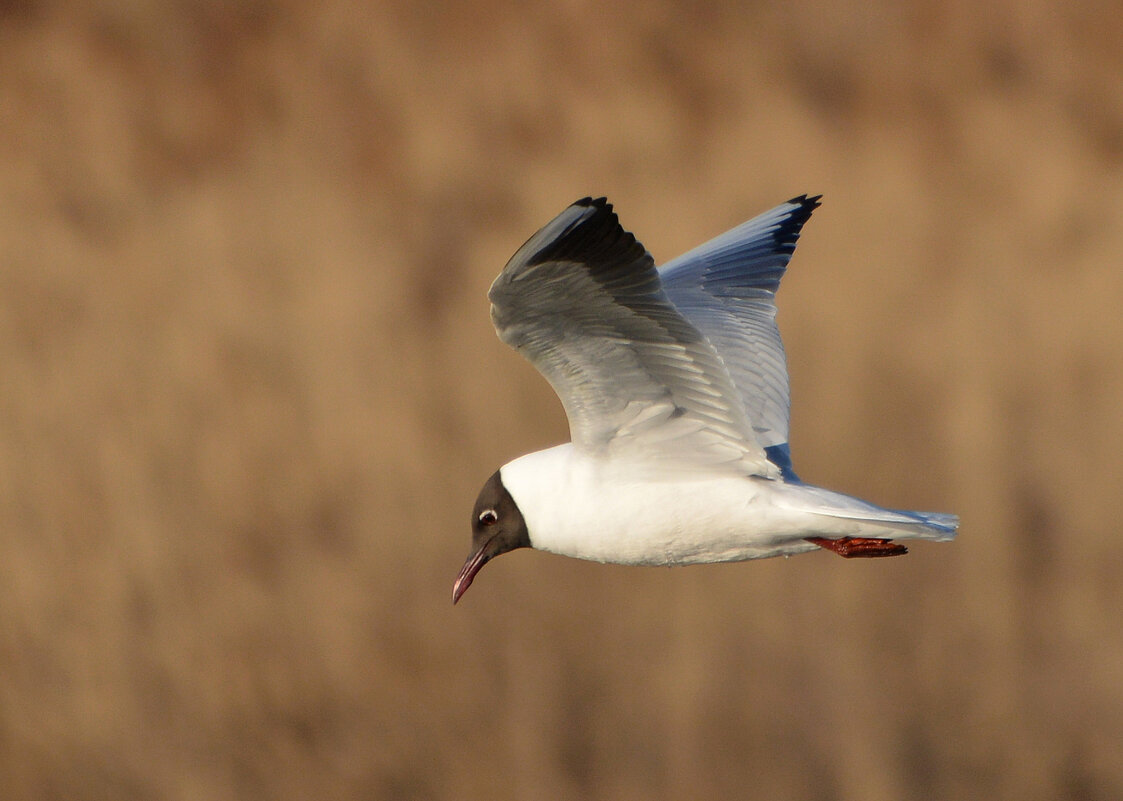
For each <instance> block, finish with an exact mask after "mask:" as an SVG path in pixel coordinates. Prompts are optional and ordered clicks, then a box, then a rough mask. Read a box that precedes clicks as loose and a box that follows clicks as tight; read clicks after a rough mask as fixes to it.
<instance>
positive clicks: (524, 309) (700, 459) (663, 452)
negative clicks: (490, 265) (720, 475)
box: [488, 198, 779, 477]
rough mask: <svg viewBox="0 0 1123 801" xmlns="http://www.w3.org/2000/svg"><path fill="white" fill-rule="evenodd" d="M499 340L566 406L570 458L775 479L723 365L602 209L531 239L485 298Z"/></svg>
mask: <svg viewBox="0 0 1123 801" xmlns="http://www.w3.org/2000/svg"><path fill="white" fill-rule="evenodd" d="M488 297H489V299H490V300H491V304H492V306H491V314H492V321H493V322H494V324H495V329H496V331H497V333H498V334H499V337H500V339H502V340H503V341H504V342H506V343H507V344H508V345H511V346H512V347H514V348H516V349H517V350H518V351H519V352H520V353H522V354H523V355H524V356H525V357H526V358H527V359H528V360H529V361H530V362H531V363H532V364H534V366H535V367H536V368H537V369H538V370H539V372H541V373H542V374H543V376H545V378H546V379H547V380H548V381H549V382H550V384H551V385H552V386H553V388H554V390H555V392H557V394H558V396H559V397H560V398H561V401H562V404H563V405H564V407H565V411H566V415H567V417H568V418H569V425H570V434H571V437H572V439H573V443H574V446H575V447H578V448H581V449H584V450H586V451H602V450H609V451H611V452H612V453H613V455H614V456H617V455H618V456H622V457H628V456H635V457H637V458H639V459H643V460H646V461H658V462H672V461H673V462H686V463H689V464H693V465H713V466H721V467H729V468H733V469H737V470H740V471H743V472H746V473H755V474H760V475H767V476H769V477H775V476H777V475H778V474H779V472H778V470H777V468H776V467H775V465H773V464H772V463H771V462H769V461H768V460H767V458H766V457H765V454H764V450H763V448H762V446H761V445H760V444H759V443H758V442H757V441H756V439H755V438H754V436H753V433H752V427H751V423H750V421H749V419H748V417H747V416H746V415H745V412H744V409H743V408H742V406H741V403H740V402H739V396H738V393H737V389H736V388H735V387H734V385H733V381H732V379H731V378H730V376H729V374H728V372H727V371H726V368H725V366H724V364H723V362H722V359H721V358H720V357H719V356H718V354H717V352H716V351H715V350H714V348H713V346H712V345H711V344H710V342H709V341H707V339H706V337H705V336H704V335H703V334H702V332H700V331H699V330H698V328H697V327H696V326H695V325H694V324H692V323H691V322H690V321H689V320H687V318H686V317H684V316H683V315H682V314H681V313H680V312H679V311H678V310H676V308H675V306H674V304H672V303H671V302H670V300H668V298H667V295H666V294H665V293H664V291H663V286H662V282H661V280H660V278H659V273H658V272H657V271H656V270H655V266H654V262H653V260H652V258H651V256H650V255H649V254H648V253H647V251H646V250H645V249H644V247H643V245H642V244H640V243H639V242H637V241H636V239H635V237H634V236H633V235H632V234H630V233H628V232H627V231H625V230H624V229H623V228H622V227H621V226H620V223H619V221H618V219H617V217H616V215H615V214H614V213H613V211H612V206H611V205H609V204H608V203H607V202H606V201H605V199H604V198H600V199H597V200H593V199H591V198H585V199H583V200H580V201H578V202H577V203H574V204H573V205H572V206H570V207H569V208H567V209H566V210H565V211H563V212H562V213H561V214H560V215H558V216H557V217H556V218H555V219H554V220H552V221H551V222H550V223H548V224H547V225H546V226H545V227H543V228H542V229H541V230H540V231H539V232H538V233H536V234H535V235H534V236H532V237H531V238H530V239H529V240H527V242H526V244H524V245H523V246H522V247H521V248H520V249H519V250H518V251H517V252H516V253H515V255H514V256H513V257H512V258H511V260H510V261H509V262H508V263H507V266H506V267H505V268H504V269H503V271H502V273H500V275H499V277H498V278H496V280H495V282H494V283H493V284H492V287H491V290H490V291H489V292H488Z"/></svg>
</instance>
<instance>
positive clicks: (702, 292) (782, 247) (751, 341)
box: [659, 195, 821, 477]
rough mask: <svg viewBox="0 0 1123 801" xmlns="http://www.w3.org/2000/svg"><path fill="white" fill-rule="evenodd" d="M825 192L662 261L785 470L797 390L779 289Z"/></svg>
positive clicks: (681, 302) (667, 286) (671, 293)
mask: <svg viewBox="0 0 1123 801" xmlns="http://www.w3.org/2000/svg"><path fill="white" fill-rule="evenodd" d="M820 197H821V195H820V196H816V197H811V198H809V197H807V196H806V195H803V196H801V197H797V198H794V199H792V200H789V201H788V202H787V203H784V204H782V205H780V206H777V207H776V208H774V209H772V210H771V211H767V212H765V213H764V214H762V215H760V216H759V217H755V218H754V219H752V220H749V221H748V222H746V223H744V224H742V225H739V226H738V227H736V228H734V229H733V230H731V231H727V232H726V233H724V234H722V235H721V236H719V237H717V238H716V239H712V240H710V241H709V242H707V243H705V244H704V245H700V246H699V247H697V248H695V249H694V250H692V251H690V252H689V253H686V254H684V255H682V256H679V257H678V258H677V259H674V260H673V261H670V262H667V263H666V264H664V265H663V266H662V267H660V268H659V277H660V278H661V279H662V281H663V288H664V291H665V292H666V295H667V297H668V298H669V299H670V301H671V302H672V303H673V304H674V305H675V308H677V309H678V310H679V311H680V312H681V313H682V314H683V315H684V316H685V317H686V319H687V320H689V321H690V322H691V323H693V324H694V326H695V327H697V328H698V330H700V331H701V332H702V334H703V335H705V337H706V338H707V339H708V340H709V341H710V343H711V344H713V346H714V348H715V349H716V350H717V352H718V354H719V355H720V356H721V358H722V360H723V361H724V363H725V366H726V368H727V369H728V371H729V374H730V376H731V377H732V378H733V382H734V384H736V386H737V391H738V393H739V397H740V399H741V403H742V406H743V408H744V410H745V413H746V415H747V416H748V418H749V420H750V421H751V423H752V426H753V430H754V432H755V436H756V439H757V441H758V442H759V443H760V444H761V445H762V446H764V447H765V448H766V449H767V452H768V455H769V456H770V458H772V459H773V461H775V462H776V463H777V464H778V465H780V467H781V468H783V470H784V472H785V475H788V474H789V473H790V471H791V461H790V455H789V452H788V445H787V443H788V422H789V407H790V405H791V396H790V391H789V388H788V368H787V363H786V361H785V359H784V345H783V342H782V341H781V340H780V330H779V328H778V327H777V325H776V301H775V296H776V290H777V289H778V288H779V286H780V279H781V278H782V277H783V275H784V271H785V270H786V269H787V266H788V261H789V260H790V259H791V257H792V253H793V252H794V251H795V245H796V241H797V240H798V239H799V232H800V229H801V228H802V227H803V224H804V223H805V222H807V220H808V218H810V216H811V212H812V211H814V210H815V209H816V208H818V206H819V198H820ZM790 475H791V477H794V473H790Z"/></svg>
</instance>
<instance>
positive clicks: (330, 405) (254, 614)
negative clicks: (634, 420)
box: [0, 0, 1123, 801]
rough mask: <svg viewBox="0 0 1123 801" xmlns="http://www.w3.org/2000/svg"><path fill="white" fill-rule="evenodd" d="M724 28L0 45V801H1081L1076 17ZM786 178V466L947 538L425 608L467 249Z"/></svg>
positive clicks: (212, 28) (69, 39)
mask: <svg viewBox="0 0 1123 801" xmlns="http://www.w3.org/2000/svg"><path fill="white" fill-rule="evenodd" d="M739 6H740V4H737V3H720V2H715V3H702V4H697V3H695V4H689V5H686V4H684V5H683V6H682V7H678V6H675V5H673V4H668V3H659V2H656V3H646V4H640V5H637V6H635V7H634V8H630V9H628V10H627V11H626V12H625V11H623V10H617V11H613V10H611V9H608V8H606V7H605V6H603V5H602V4H588V3H581V2H563V3H555V4H551V5H550V6H549V8H548V9H547V8H538V9H532V8H527V7H524V6H523V5H522V4H517V3H511V2H501V1H497V2H487V3H481V4H473V5H450V6H447V7H446V6H444V5H442V4H416V3H407V2H402V3H397V4H386V5H372V4H368V3H354V4H350V3H347V2H336V1H335V0H328V2H322V3H295V2H290V3H266V2H249V3H242V4H236V6H234V7H230V6H228V5H227V4H223V3H212V2H205V3H201V4H192V3H174V2H165V3H159V2H154V1H153V0H139V1H138V2H133V3H128V4H121V5H112V4H108V5H105V6H97V5H93V6H90V7H87V8H85V9H84V10H82V9H80V8H79V7H77V6H74V5H70V4H63V3H59V4H53V3H46V2H43V3H40V2H36V0H24V1H23V2H11V3H4V4H3V5H2V6H0V786H2V787H3V793H2V794H3V796H4V798H6V799H22V798H27V799H32V798H34V799H51V798H58V799H68V801H69V800H70V799H76V798H83V799H86V798H89V799H115V800H119V799H150V798H152V799H155V798H162V799H199V798H207V799H216V800H218V801H222V800H223V799H252V798H270V799H288V798H291V799H298V798H299V799H307V798H386V799H399V798H420V799H424V798H433V799H435V798H449V799H452V798H455V799H475V798H479V799H504V798H550V799H557V798H606V799H607V798H612V799H652V798H668V799H688V798H689V799H695V798H715V797H729V798H793V799H862V800H863V801H866V800H868V799H905V798H908V799H929V798H945V799H976V798H980V797H986V798H989V799H1018V800H1019V801H1022V800H1024V799H1038V798H1039V799H1116V798H1120V797H1123V689H1121V687H1123V626H1121V623H1120V620H1121V619H1123V590H1121V589H1120V574H1121V571H1123V548H1121V539H1120V538H1121V536H1123V533H1121V532H1120V525H1119V513H1118V507H1119V503H1120V497H1121V496H1120V482H1119V472H1118V466H1119V463H1120V459H1119V453H1120V447H1121V445H1123V422H1121V419H1123V415H1121V414H1120V411H1119V410H1120V407H1121V405H1123V366H1121V365H1123V317H1121V315H1120V314H1119V308H1120V306H1121V305H1123V277H1121V269H1120V267H1121V264H1120V262H1121V257H1123V88H1121V87H1123V82H1121V80H1120V78H1121V76H1123V49H1121V48H1119V46H1118V44H1119V41H1120V39H1121V36H1123V18H1121V17H1119V15H1118V14H1117V13H1115V11H1116V10H1115V9H1114V8H1113V7H1112V6H1111V5H1110V4H1103V3H1095V2H1084V3H1071V4H1067V5H1064V6H1062V5H1060V4H1054V3H1048V2H1044V1H1043V0H1035V1H1031V2H1024V0H1018V1H1017V2H1014V1H1013V0H1011V1H1010V2H1004V3H999V4H997V5H994V6H993V7H992V8H990V9H988V8H984V7H980V6H979V5H978V4H976V3H960V2H954V3H946V4H943V5H921V4H911V5H910V4H900V3H888V2H886V3H874V4H872V5H870V4H866V5H865V6H863V7H861V8H859V7H858V6H855V4H853V3H841V2H839V3H824V4H821V5H818V6H816V7H814V8H810V7H807V6H803V5H800V4H784V5H783V6H782V7H777V8H774V9H771V10H769V9H768V8H760V9H757V10H751V11H747V10H741V9H740V8H739ZM805 191H806V192H823V193H825V195H826V197H825V204H824V206H823V208H822V209H821V210H820V211H819V212H817V213H816V215H815V218H814V219H813V221H812V222H811V223H810V225H809V226H808V228H807V229H806V231H805V236H804V238H803V240H802V242H801V245H800V249H799V253H798V255H797V257H796V259H795V262H794V264H793V268H792V270H791V273H790V275H789V277H788V279H787V280H786V285H785V288H784V289H783V291H782V293H781V306H782V311H781V323H782V326H783V329H784V332H785V335H786V340H787V343H788V352H789V358H790V360H791V364H792V373H793V388H794V396H795V403H794V411H793V417H794V422H793V425H794V437H793V447H794V451H795V455H796V462H797V467H798V468H799V470H800V472H801V474H803V475H804V476H805V477H806V478H808V479H810V480H813V481H815V482H817V483H823V484H826V485H829V486H832V487H836V488H838V489H841V490H845V491H849V492H853V493H857V494H861V495H865V496H868V497H870V498H871V499H875V500H877V501H880V502H882V503H885V504H887V505H894V506H901V507H908V508H922V509H933V510H947V511H956V512H958V513H960V514H961V515H962V516H963V528H962V535H961V538H960V539H959V541H957V542H956V543H954V544H952V545H943V546H934V545H929V546H925V545H920V546H917V547H916V548H914V549H913V553H912V554H911V555H910V556H908V557H907V558H903V559H898V560H876V561H874V562H866V563H862V562H859V563H854V562H844V561H842V560H839V559H837V558H834V557H832V556H830V555H828V554H819V555H811V556H805V557H800V558H798V559H794V560H790V561H772V562H762V563H754V564H742V565H727V566H716V567H707V568H691V569H682V570H653V569H638V568H636V569H628V568H620V567H610V566H600V565H594V564H587V563H581V562H576V561H568V560H564V559H560V558H556V557H551V556H548V555H543V554H537V553H531V552H519V553H517V554H513V555H511V556H507V557H504V558H503V559H501V560H499V561H498V562H496V563H495V564H493V565H491V566H489V567H488V568H487V569H486V570H485V571H484V573H483V574H482V575H481V577H480V579H479V580H478V581H477V583H476V586H474V587H473V589H472V591H471V592H470V593H469V594H468V595H467V596H466V598H465V602H464V603H462V604H461V605H460V606H459V607H457V608H455V609H453V608H452V607H451V606H450V605H449V590H450V586H451V580H452V578H453V575H454V574H455V572H456V569H457V568H458V567H459V565H460V561H461V559H462V558H463V556H464V555H465V553H466V551H467V548H468V527H467V514H468V512H469V510H470V505H471V502H472V500H473V498H474V495H475V492H476V490H477V488H478V485H479V484H480V483H481V482H482V480H483V479H484V478H485V477H486V476H487V475H488V474H489V473H490V472H491V471H492V470H493V469H494V468H495V466H496V465H498V464H500V463H502V462H504V461H506V460H507V459H510V458H512V457H514V456H516V455H518V454H520V453H523V452H526V451H528V450H531V449H534V448H537V447H542V446H545V445H547V444H550V443H553V442H556V441H559V440H562V439H563V438H564V437H565V436H566V427H565V421H564V417H563V415H562V412H561V409H560V406H559V404H558V403H557V402H556V400H555V399H554V397H553V395H552V394H551V392H550V390H549V388H548V387H547V386H546V384H545V382H543V381H542V380H540V379H539V377H538V376H537V375H536V374H535V373H534V371H533V370H532V369H531V368H530V367H529V366H528V365H526V364H524V363H523V362H522V361H521V360H520V359H519V358H518V357H517V355H516V354H514V353H513V352H511V351H508V350H507V349H505V348H504V347H503V346H502V345H501V344H500V343H499V342H498V341H497V340H496V339H495V337H494V335H493V332H492V330H491V328H490V324H489V321H488V315H487V306H486V302H485V300H484V291H485V289H486V287H487V285H488V283H489V282H490V280H491V278H492V277H493V276H494V274H495V273H496V272H497V271H498V270H499V268H500V267H501V266H502V264H503V263H504V261H505V260H506V258H507V256H508V255H509V254H510V253H511V252H513V250H514V249H515V248H516V247H517V246H518V245H519V244H521V242H522V241H523V240H524V239H525V237H526V236H528V235H529V234H530V233H532V232H533V230H534V229H535V228H536V227H537V226H538V225H540V224H542V223H543V222H545V221H546V220H547V219H549V218H550V217H551V216H552V215H553V214H555V213H556V212H558V211H559V210H561V209H562V208H563V207H564V206H565V205H566V204H567V203H569V202H570V201H572V200H573V199H575V198H577V197H579V196H581V195H584V194H588V193H595V194H607V195H608V196H609V197H610V198H611V199H612V200H613V201H615V203H616V205H617V208H618V210H619V211H620V213H621V216H622V219H623V221H624V223H625V224H626V225H627V226H628V227H630V228H632V229H633V230H635V231H637V232H638V233H639V235H640V237H641V238H642V239H643V241H644V242H645V244H646V245H647V246H648V248H649V249H650V250H651V251H652V252H653V253H654V254H655V255H656V257H657V258H658V259H666V258H669V257H671V256H673V255H676V254H677V253H679V252H682V251H683V250H685V249H686V248H688V247H690V246H692V245H694V244H697V243H698V242H700V241H702V240H703V239H705V238H707V237H708V236H711V235H713V234H716V233H718V232H720V231H722V230H724V229H725V228H726V227H729V226H731V225H733V224H735V223H737V222H739V221H741V220H742V219H745V218H747V217H749V216H751V215H753V214H755V213H757V212H759V211H762V210H764V209H765V208H768V207H769V206H771V205H772V204H774V203H776V202H779V201H782V200H784V199H786V198H787V197H790V196H792V195H794V194H798V193H801V192H805Z"/></svg>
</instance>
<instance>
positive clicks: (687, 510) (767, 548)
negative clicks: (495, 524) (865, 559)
mask: <svg viewBox="0 0 1123 801" xmlns="http://www.w3.org/2000/svg"><path fill="white" fill-rule="evenodd" d="M637 472H638V471H637V470H635V469H629V468H628V467H627V466H624V465H619V464H611V463H604V462H601V461H599V460H595V459H590V458H587V457H584V456H582V455H581V454H580V453H577V452H575V451H574V450H573V448H572V446H570V445H568V444H567V445H561V446H558V447H556V448H551V449H549V450H546V451H539V452H537V453H532V454H528V455H527V456H524V457H522V458H520V459H516V460H515V461H513V462H511V463H510V464H508V465H506V466H504V467H503V471H502V478H503V484H504V486H506V487H507V489H508V491H509V492H510V493H511V496H512V497H513V498H514V499H515V503H517V504H518V506H519V509H520V510H521V511H522V514H523V517H524V518H525V519H526V522H527V528H528V530H529V532H530V541H531V545H533V546H534V547H535V548H538V549H540V550H544V551H550V552H552V553H558V554H563V555H565V556H573V557H577V558H580V559H592V560H595V561H598V562H616V563H620V564H638V565H674V564H694V563H701V562H729V561H740V560H744V559H759V558H762V557H769V556H779V555H781V554H794V553H801V552H803V551H809V550H813V549H814V548H815V547H816V546H814V545H812V544H811V543H808V542H806V541H804V539H803V538H804V537H806V536H812V535H814V534H815V533H816V531H815V525H814V522H815V521H814V520H813V519H811V517H809V516H808V515H807V514H805V513H800V512H793V511H791V510H788V509H784V508H782V507H777V506H776V505H774V504H773V503H772V502H771V499H772V497H773V492H772V488H773V486H774V485H775V482H772V481H768V480H764V479H754V478H749V477H745V476H738V475H723V474H715V473H706V472H699V473H697V474H688V475H685V476H681V477H680V476H674V477H671V476H659V475H644V476H642V477H639V476H637V475H636V473H637Z"/></svg>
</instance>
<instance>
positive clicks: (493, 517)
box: [480, 509, 499, 526]
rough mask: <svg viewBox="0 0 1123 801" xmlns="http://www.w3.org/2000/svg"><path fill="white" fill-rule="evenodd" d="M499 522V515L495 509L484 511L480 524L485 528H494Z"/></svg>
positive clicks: (481, 513)
mask: <svg viewBox="0 0 1123 801" xmlns="http://www.w3.org/2000/svg"><path fill="white" fill-rule="evenodd" d="M498 521H499V515H497V514H495V510H494V509H484V510H483V511H482V512H480V523H481V524H482V525H485V526H494V525H495V524H496V523H497V522H498Z"/></svg>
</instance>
